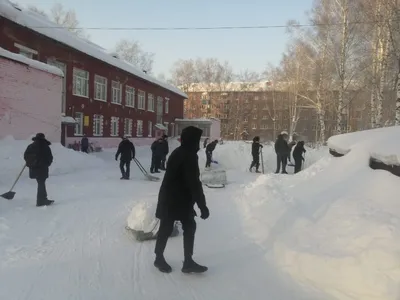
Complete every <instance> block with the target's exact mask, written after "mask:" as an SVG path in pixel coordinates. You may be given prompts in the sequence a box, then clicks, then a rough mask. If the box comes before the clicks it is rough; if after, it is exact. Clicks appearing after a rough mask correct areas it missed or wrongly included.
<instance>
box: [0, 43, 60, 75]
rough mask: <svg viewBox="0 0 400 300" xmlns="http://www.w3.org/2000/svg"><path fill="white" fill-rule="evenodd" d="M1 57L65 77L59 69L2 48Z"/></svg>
mask: <svg viewBox="0 0 400 300" xmlns="http://www.w3.org/2000/svg"><path fill="white" fill-rule="evenodd" d="M0 57H5V58H8V59H10V60H14V61H17V62H20V63H22V64H25V65H28V66H30V67H32V68H34V69H38V70H41V71H44V72H47V73H51V74H54V75H57V76H60V77H64V73H63V72H62V71H61V70H60V69H59V68H57V67H53V66H50V65H48V64H45V63H42V62H40V61H37V60H33V59H30V58H28V57H25V56H23V55H21V54H16V53H12V52H10V51H7V50H5V49H3V48H1V47H0Z"/></svg>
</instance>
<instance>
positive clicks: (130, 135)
mask: <svg viewBox="0 0 400 300" xmlns="http://www.w3.org/2000/svg"><path fill="white" fill-rule="evenodd" d="M124 136H126V137H129V138H131V137H132V134H124Z"/></svg>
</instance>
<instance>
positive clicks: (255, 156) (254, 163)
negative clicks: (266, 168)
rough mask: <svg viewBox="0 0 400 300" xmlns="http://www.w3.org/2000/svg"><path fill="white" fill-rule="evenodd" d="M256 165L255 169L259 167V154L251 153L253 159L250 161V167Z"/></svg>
mask: <svg viewBox="0 0 400 300" xmlns="http://www.w3.org/2000/svg"><path fill="white" fill-rule="evenodd" d="M253 167H256V170H257V171H258V169H259V168H260V155H253V161H252V162H251V165H250V169H251V168H253Z"/></svg>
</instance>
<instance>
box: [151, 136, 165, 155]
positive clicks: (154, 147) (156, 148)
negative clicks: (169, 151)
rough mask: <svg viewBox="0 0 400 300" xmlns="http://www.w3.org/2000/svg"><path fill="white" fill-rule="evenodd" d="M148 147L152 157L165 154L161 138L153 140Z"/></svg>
mask: <svg viewBox="0 0 400 300" xmlns="http://www.w3.org/2000/svg"><path fill="white" fill-rule="evenodd" d="M150 148H151V154H152V156H153V157H163V156H164V155H165V145H163V139H158V140H156V141H154V142H153V144H151V147H150Z"/></svg>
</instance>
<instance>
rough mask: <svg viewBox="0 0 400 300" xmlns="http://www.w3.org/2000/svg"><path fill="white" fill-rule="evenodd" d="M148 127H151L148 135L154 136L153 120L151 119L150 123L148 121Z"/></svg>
mask: <svg viewBox="0 0 400 300" xmlns="http://www.w3.org/2000/svg"><path fill="white" fill-rule="evenodd" d="M148 127H149V129H148V130H149V133H148V136H149V137H152V136H153V122H152V121H149V123H148Z"/></svg>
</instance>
